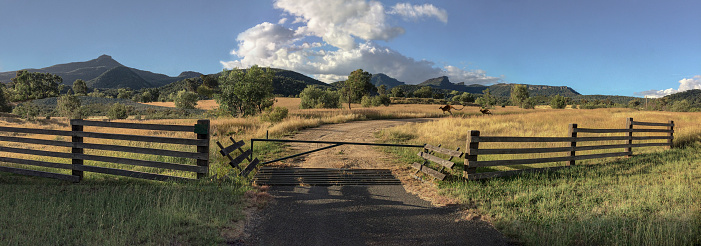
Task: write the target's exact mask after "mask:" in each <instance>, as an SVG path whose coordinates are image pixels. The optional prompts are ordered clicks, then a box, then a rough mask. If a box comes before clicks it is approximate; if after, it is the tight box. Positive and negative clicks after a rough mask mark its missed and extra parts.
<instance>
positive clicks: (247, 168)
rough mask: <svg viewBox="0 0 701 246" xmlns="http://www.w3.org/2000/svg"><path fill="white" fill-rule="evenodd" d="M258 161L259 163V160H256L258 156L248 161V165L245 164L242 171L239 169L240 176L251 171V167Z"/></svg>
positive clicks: (254, 167)
mask: <svg viewBox="0 0 701 246" xmlns="http://www.w3.org/2000/svg"><path fill="white" fill-rule="evenodd" d="M258 163H260V161H258V158H255V159H253V161H251V162H250V163H248V166H246V169H244V170H243V171H241V173H240V174H239V175H240V176H247V175H248V173H250V172H251V171H253V169H256V166H258Z"/></svg>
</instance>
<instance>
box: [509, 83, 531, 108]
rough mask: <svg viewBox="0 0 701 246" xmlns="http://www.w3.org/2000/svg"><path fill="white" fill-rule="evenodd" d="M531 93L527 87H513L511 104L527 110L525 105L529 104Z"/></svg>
mask: <svg viewBox="0 0 701 246" xmlns="http://www.w3.org/2000/svg"><path fill="white" fill-rule="evenodd" d="M528 98H529V93H528V86H527V85H513V86H511V102H513V103H514V105H516V106H519V107H521V108H525V107H524V106H525V104H526V103H528Z"/></svg>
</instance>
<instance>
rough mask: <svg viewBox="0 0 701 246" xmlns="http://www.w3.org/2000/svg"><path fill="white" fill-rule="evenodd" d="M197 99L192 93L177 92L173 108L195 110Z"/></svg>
mask: <svg viewBox="0 0 701 246" xmlns="http://www.w3.org/2000/svg"><path fill="white" fill-rule="evenodd" d="M197 99H199V98H198V96H197V94H196V93H194V92H191V91H186V90H182V91H179V92H178V95H177V96H175V100H174V102H175V107H176V108H185V109H188V108H189V109H192V108H195V106H197Z"/></svg>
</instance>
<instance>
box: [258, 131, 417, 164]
mask: <svg viewBox="0 0 701 246" xmlns="http://www.w3.org/2000/svg"><path fill="white" fill-rule="evenodd" d="M256 141H260V142H284V143H321V144H331V145H329V146H326V147H321V148H318V149H314V150H310V151H306V152H302V153H299V154H294V155H290V156H285V157H282V158H278V159H275V160H272V161H266V162H263V163H261V165H265V164H268V163H273V162H276V161H282V160H286V159H290V158H294V157H297V156H300V155H306V154H309V153H313V152H317V151H321V150H325V149H330V148H333V147H337V146H341V145H344V144H350V145H372V146H390V147H414V148H423V147H424V145H415V144H383V143H358V142H336V141H314V140H291V139H267V138H252V139H251V158H253V143H255V142H256Z"/></svg>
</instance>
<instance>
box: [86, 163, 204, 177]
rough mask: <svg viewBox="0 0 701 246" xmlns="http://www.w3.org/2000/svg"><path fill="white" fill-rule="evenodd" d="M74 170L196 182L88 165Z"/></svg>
mask: <svg viewBox="0 0 701 246" xmlns="http://www.w3.org/2000/svg"><path fill="white" fill-rule="evenodd" d="M74 169H76V170H80V171H85V172H94V173H104V174H111V175H118V176H125V177H132V178H139V179H150V180H160V181H168V180H176V181H189V180H194V179H189V178H183V177H175V176H168V175H161V174H155V173H144V172H136V171H129V170H122V169H114V168H106V167H96V166H88V165H75V168H74Z"/></svg>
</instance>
